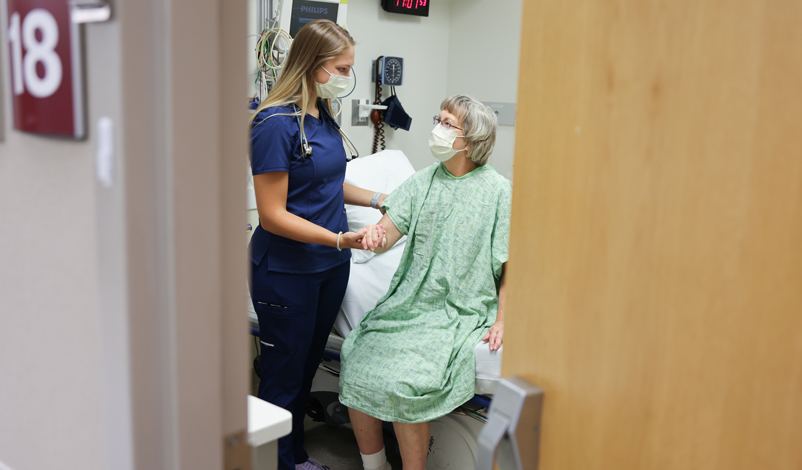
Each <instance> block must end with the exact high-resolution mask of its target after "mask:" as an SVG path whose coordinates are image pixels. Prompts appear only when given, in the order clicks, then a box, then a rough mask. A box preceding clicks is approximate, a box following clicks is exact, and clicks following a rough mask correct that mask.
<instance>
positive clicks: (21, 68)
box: [2, 0, 84, 138]
mask: <svg viewBox="0 0 802 470" xmlns="http://www.w3.org/2000/svg"><path fill="white" fill-rule="evenodd" d="M2 1H5V2H6V19H7V21H8V24H6V39H7V40H8V44H7V47H8V49H7V51H8V53H7V54H6V57H8V64H9V71H10V73H9V75H10V77H11V102H12V103H13V107H14V110H13V117H14V128H15V129H18V130H21V131H25V132H33V133H37V134H47V135H56V136H65V137H75V138H83V137H84V121H83V97H82V81H81V60H80V59H81V57H80V51H81V47H80V43H79V41H80V39H79V34H78V33H79V31H78V25H76V24H73V23H72V22H71V21H70V7H69V5H68V4H67V1H68V0H2Z"/></svg>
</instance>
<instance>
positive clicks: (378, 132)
mask: <svg viewBox="0 0 802 470" xmlns="http://www.w3.org/2000/svg"><path fill="white" fill-rule="evenodd" d="M382 57H384V56H382ZM381 59H382V58H381V57H379V58H378V59H376V99H375V100H374V101H373V104H379V105H380V104H382V85H381V75H380V74H379V67H381ZM377 112H378V111H377ZM374 129H375V132H374V134H373V153H376V152H378V151H379V143H381V149H382V150H384V149H386V148H387V144H386V143H385V140H384V119H382V117H381V113H380V114H379V120H378V121H376V123H375V124H374Z"/></svg>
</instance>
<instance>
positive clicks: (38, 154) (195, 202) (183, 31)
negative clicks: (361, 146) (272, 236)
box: [0, 0, 248, 470]
mask: <svg viewBox="0 0 802 470" xmlns="http://www.w3.org/2000/svg"><path fill="white" fill-rule="evenodd" d="M224 4H225V6H224ZM113 7H114V13H113V15H114V16H113V18H112V21H110V22H107V23H103V24H94V25H87V26H86V27H85V50H86V57H85V63H86V71H87V73H86V90H87V96H88V98H87V100H88V105H87V111H88V122H87V128H88V134H89V138H88V140H87V141H84V142H73V141H67V140H58V139H49V138H41V137H34V136H31V135H24V134H21V133H19V132H16V131H13V130H10V127H9V126H10V125H9V120H8V118H9V116H8V112H9V111H8V109H6V108H5V107H4V108H3V112H4V113H5V116H4V117H5V119H4V123H5V126H4V129H3V131H4V132H5V136H6V139H5V142H0V220H2V223H0V243H2V245H1V246H0V468H3V467H4V466H5V467H9V468H11V469H14V470H24V469H39V468H43V469H44V468H59V469H66V470H71V469H81V470H87V469H88V470H92V469H105V468H114V469H121V470H128V469H133V468H143V469H148V470H158V469H162V468H193V469H200V468H210V469H212V468H214V469H219V468H221V466H222V457H223V449H222V436H223V434H224V433H228V432H232V431H236V430H240V429H244V427H245V404H246V401H245V397H246V393H247V386H248V378H247V377H248V376H247V371H248V359H247V354H248V353H247V346H248V343H247V319H246V316H245V305H244V298H243V297H242V295H241V292H242V289H241V287H242V285H243V283H244V275H243V274H242V273H243V272H244V271H245V253H244V250H243V249H242V235H243V234H244V219H245V214H244V210H242V207H243V206H244V199H245V196H244V188H242V166H241V165H236V166H235V165H233V164H232V163H231V158H236V157H233V156H244V155H245V151H246V149H245V142H246V141H245V138H244V137H245V126H244V112H242V107H243V106H244V97H245V95H246V80H245V78H244V77H245V73H246V70H245V55H244V54H243V53H242V50H243V48H244V39H243V40H242V41H239V40H237V39H236V37H237V36H236V34H237V33H238V32H239V31H242V30H244V28H245V1H244V0H241V1H238V2H236V1H230V0H228V1H223V0H204V1H197V0H170V1H162V0H151V1H143V0H119V1H115V2H113ZM3 21H4V22H5V19H3ZM0 49H2V48H0ZM227 71H230V73H226V72H227ZM6 75H7V74H6V73H5V71H4V73H3V80H4V82H3V89H4V90H7V77H6ZM100 116H109V117H111V118H112V119H113V120H114V122H115V130H116V133H115V137H116V150H117V155H116V163H117V167H116V172H115V179H114V184H113V186H112V187H111V188H104V187H101V186H100V185H99V184H98V183H97V182H96V181H95V175H94V172H95V167H94V158H95V154H94V151H95V138H96V136H95V127H96V122H97V119H98V118H99V117H100ZM241 117H242V118H243V119H241V121H242V122H241V123H240V118H241ZM240 158H244V157H240ZM235 288H236V291H235V290H234V289H235ZM4 470H5V469H4Z"/></svg>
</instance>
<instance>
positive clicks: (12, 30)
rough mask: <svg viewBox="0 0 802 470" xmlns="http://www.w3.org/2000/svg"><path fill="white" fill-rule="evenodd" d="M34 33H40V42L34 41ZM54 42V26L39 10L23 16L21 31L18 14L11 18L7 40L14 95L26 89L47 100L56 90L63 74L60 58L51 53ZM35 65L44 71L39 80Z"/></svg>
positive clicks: (57, 36) (44, 11)
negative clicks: (9, 47)
mask: <svg viewBox="0 0 802 470" xmlns="http://www.w3.org/2000/svg"><path fill="white" fill-rule="evenodd" d="M36 30H39V31H40V32H41V40H38V39H37V38H36ZM20 33H21V34H20ZM58 39H59V34H58V24H57V23H56V19H55V18H54V17H53V14H52V13H50V12H49V11H47V10H45V9H42V8H35V9H33V10H31V11H30V12H29V13H28V14H27V15H25V19H24V20H23V21H22V28H20V16H19V13H14V14H13V15H11V24H10V25H9V26H8V41H9V43H10V44H11V64H12V65H11V70H12V74H11V81H12V85H13V88H14V94H15V95H21V94H22V93H24V91H25V89H26V88H27V89H28V92H29V93H30V94H31V95H33V96H35V97H37V98H47V97H48V96H50V95H52V94H53V93H55V92H56V90H58V88H59V86H60V85H61V78H62V75H63V72H62V66H61V59H60V58H59V56H58V54H57V53H56V51H55V48H56V45H57V44H58ZM23 46H25V52H26V53H25V54H24V57H23V50H22V47H23ZM38 63H41V64H42V66H43V68H44V76H43V77H39V74H38V72H37V71H36V64H38Z"/></svg>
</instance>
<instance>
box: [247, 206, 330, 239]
mask: <svg viewBox="0 0 802 470" xmlns="http://www.w3.org/2000/svg"><path fill="white" fill-rule="evenodd" d="M265 212H267V211H265ZM259 219H260V221H261V223H262V225H263V228H264V229H265V230H267V231H268V232H270V233H274V234H276V235H278V236H281V237H284V238H289V239H291V240H295V241H299V242H302V243H316V244H318V245H326V246H337V234H336V233H333V232H331V231H329V230H327V229H325V228H323V227H321V226H320V225H317V224H313V223H312V222H310V221H308V220H306V219H304V218H303V217H298V216H297V215H295V214H292V213H290V212H287V211H286V210H284V211H282V210H276V211H274V212H273V213H269V214H262V213H261V212H260V213H259ZM341 247H342V245H341Z"/></svg>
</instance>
